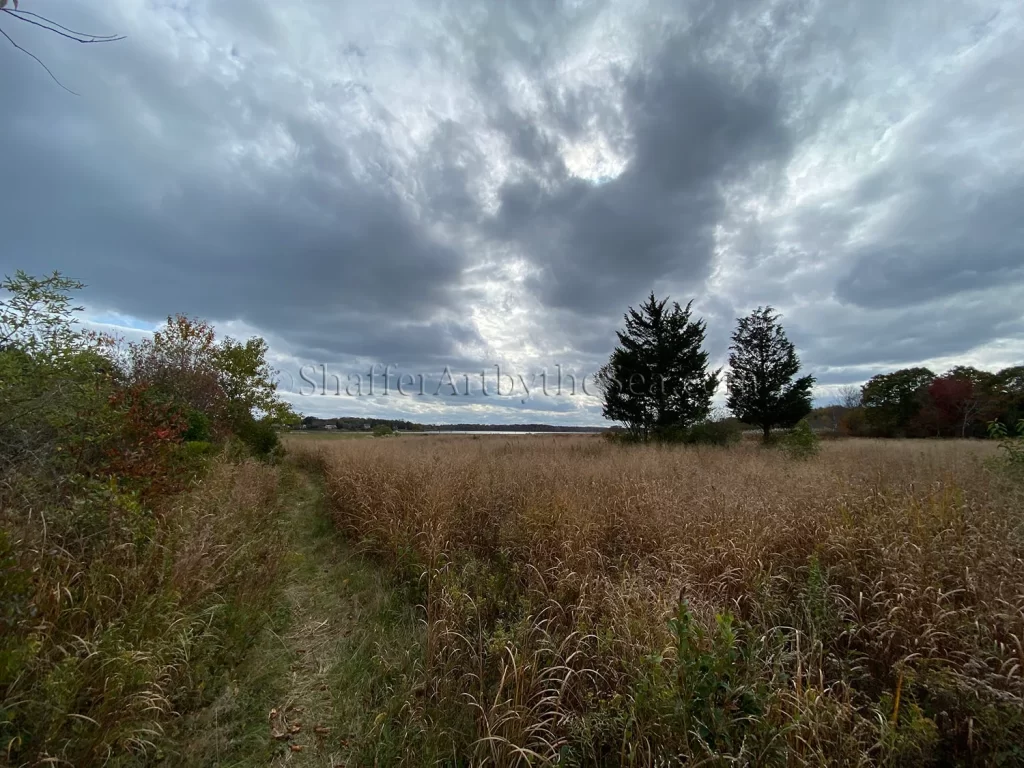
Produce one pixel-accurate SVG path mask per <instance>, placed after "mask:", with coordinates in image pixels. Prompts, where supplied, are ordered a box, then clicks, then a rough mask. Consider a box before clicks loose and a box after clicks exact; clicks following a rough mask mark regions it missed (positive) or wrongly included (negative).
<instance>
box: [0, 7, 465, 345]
mask: <svg viewBox="0 0 1024 768" xmlns="http://www.w3.org/2000/svg"><path fill="white" fill-rule="evenodd" d="M251 21H252V24H255V25H257V26H258V27H259V28H260V29H261V30H263V31H264V32H266V31H267V30H266V27H267V23H268V22H267V20H266V19H263V20H260V19H259V18H258V16H257V17H253V19H252V20H251ZM32 42H33V43H35V46H36V49H37V50H39V52H40V53H41V54H43V56H50V54H52V58H54V59H56V61H57V62H59V63H64V62H66V61H67V58H65V55H64V54H65V53H66V52H65V51H63V50H62V49H60V48H59V43H58V42H55V41H53V40H50V39H48V38H47V37H46V36H39V37H37V38H33V40H32ZM117 45H118V46H120V47H119V48H118V50H117V56H118V57H119V58H118V60H119V61H124V60H127V61H130V62H132V65H131V66H130V67H123V68H122V69H121V71H120V73H119V74H117V75H115V74H113V73H111V72H110V71H109V70H106V69H104V67H105V66H109V65H110V61H111V60H112V59H110V58H109V57H110V55H111V51H110V50H109V49H108V50H106V51H103V52H101V54H100V56H98V57H84V58H83V60H82V62H81V66H80V67H78V68H77V69H76V70H74V72H75V73H76V75H77V77H76V80H84V81H86V82H92V83H93V86H92V87H90V89H89V91H88V93H87V94H85V95H84V96H83V98H81V99H79V100H73V99H72V98H71V97H68V96H67V94H65V93H63V92H61V91H59V90H57V89H55V88H48V87H47V86H46V85H45V81H44V80H45V78H42V77H40V76H39V73H36V72H34V71H33V70H32V69H31V68H29V67H27V66H25V67H24V69H25V71H24V72H21V71H20V70H19V72H18V74H19V76H18V77H5V78H3V79H2V80H0V103H2V104H4V105H5V107H6V108H9V109H10V112H11V113H12V114H14V115H17V119H16V121H15V122H14V125H13V127H8V130H7V134H6V139H7V140H8V142H10V143H9V144H8V145H7V146H6V147H5V149H4V151H3V166H2V168H3V178H4V183H5V185H6V186H7V188H8V189H16V190H17V194H15V195H12V196H11V198H10V200H9V201H8V204H7V205H5V208H4V212H3V216H4V226H3V230H4V238H5V247H4V252H3V259H2V262H3V263H2V267H3V269H4V270H5V271H7V272H10V271H12V270H13V269H15V268H22V269H26V270H28V271H31V272H37V273H39V272H44V271H48V270H52V269H59V270H61V271H63V272H65V273H67V274H71V275H74V276H76V277H78V278H80V279H82V280H84V281H85V282H86V283H87V284H89V286H90V290H89V293H88V298H89V300H90V302H92V303H94V304H97V305H106V306H111V307H116V308H117V309H118V310H119V311H122V312H126V313H129V314H132V315H135V316H137V317H140V318H144V319H158V318H160V317H162V316H165V315H167V314H168V313H171V312H178V311H180V312H186V313H195V314H200V315H203V316H207V317H211V318H213V319H240V320H243V321H246V322H248V323H249V324H251V325H253V326H256V327H263V328H267V329H268V330H272V331H275V332H277V333H278V334H279V335H281V336H283V337H284V338H285V339H287V340H288V341H289V342H293V343H295V344H297V345H298V346H299V349H297V350H296V351H301V349H302V346H304V345H306V344H309V345H310V350H313V349H315V350H316V351H317V353H318V354H321V355H323V354H335V355H337V354H346V355H359V354H368V353H370V351H371V350H370V349H369V347H370V342H371V341H375V342H378V343H380V345H381V346H380V347H378V348H377V351H376V354H378V355H381V356H389V355H390V356H396V355H400V356H403V357H404V358H406V359H408V358H409V357H410V356H418V357H421V358H425V359H432V358H433V357H440V356H445V355H453V354H455V351H456V349H455V347H456V345H457V344H458V343H476V342H478V338H477V336H476V334H475V332H474V331H473V330H472V328H471V326H469V325H468V324H466V323H465V321H464V319H463V318H460V317H459V301H460V293H459V283H460V275H461V272H462V270H463V268H464V267H465V265H466V258H465V255H464V253H463V252H462V251H461V250H460V249H459V248H456V247H452V246H451V245H450V244H446V243H444V242H442V241H441V240H439V239H438V238H437V237H436V236H435V235H433V234H432V233H431V232H429V231H428V230H427V228H426V227H425V226H424V225H423V223H422V222H420V221H418V220H417V218H416V215H415V213H414V212H413V210H412V209H411V208H410V207H409V205H408V204H407V202H406V201H405V200H403V199H402V198H401V197H399V196H398V195H396V194H395V193H394V191H393V190H392V189H390V188H388V186H387V185H386V184H383V183H380V181H379V180H378V179H359V178H357V174H356V172H355V171H354V170H353V168H352V167H351V161H350V158H349V157H348V156H347V155H345V154H344V153H343V152H341V151H340V150H339V148H338V146H337V144H336V142H334V141H332V140H331V139H329V138H328V136H327V131H328V130H329V126H327V125H324V124H322V123H321V122H319V121H318V120H317V119H316V117H315V116H314V115H310V114H303V113H301V112H297V111H292V112H289V111H285V110H280V109H277V108H276V107H275V105H274V103H272V102H271V101H270V100H269V95H268V94H264V93H260V92H259V91H258V89H256V88H255V87H254V85H253V84H251V83H249V84H245V83H241V82H236V83H231V84H225V83H221V82H218V81H217V80H215V79H213V78H207V77H202V76H201V77H199V78H198V80H197V81H196V82H193V83H191V84H190V89H189V90H188V91H185V90H182V89H181V88H179V87H177V86H178V83H176V82H174V81H175V75H174V71H173V69H172V68H170V67H168V68H167V69H161V67H160V65H161V64H164V65H165V66H166V65H167V64H169V62H166V63H165V62H159V61H155V60H154V59H153V58H152V57H151V56H148V55H147V54H146V52H145V51H143V50H141V49H140V48H137V47H133V46H132V43H131V41H130V40H129V41H124V42H123V43H118V44H117ZM30 63H31V62H30ZM21 64H23V63H21V62H19V65H21ZM54 67H55V68H56V69H61V67H59V66H57V65H56V64H54ZM114 79H116V80H117V81H119V82H118V83H117V84H118V88H117V91H116V92H114V91H111V90H109V89H105V88H100V87H97V86H95V83H96V82H101V83H105V84H106V85H107V86H110V85H112V84H113V83H112V80H114ZM125 107H129V109H127V110H125V109H124V108H125ZM147 112H148V113H150V115H152V118H151V119H152V122H151V123H147V121H146V119H145V118H146V117H147V114H146V113H147ZM268 137H269V138H270V142H269V143H270V144H273V141H274V140H278V141H280V142H281V143H283V144H284V145H285V149H286V152H285V156H284V157H283V159H282V160H281V161H280V162H277V163H272V164H268V163H265V162H263V161H262V159H261V158H259V157H258V156H257V157H252V156H249V157H245V156H243V157H241V158H232V157H231V156H230V155H228V156H226V157H225V156H224V155H223V154H220V155H218V154H217V153H214V152H213V151H211V150H212V149H213V147H214V146H215V145H217V144H222V145H223V144H224V143H229V144H230V143H231V142H246V141H249V142H253V143H255V144H256V149H255V151H256V152H257V153H258V152H259V142H261V141H263V140H266V139H267V138H268ZM15 142H16V146H17V151H11V146H12V144H13V143H15ZM389 324H390V325H389ZM382 325H383V326H384V327H388V328H390V329H392V330H391V331H389V332H384V331H383V330H382ZM354 329H358V332H355V331H354Z"/></svg>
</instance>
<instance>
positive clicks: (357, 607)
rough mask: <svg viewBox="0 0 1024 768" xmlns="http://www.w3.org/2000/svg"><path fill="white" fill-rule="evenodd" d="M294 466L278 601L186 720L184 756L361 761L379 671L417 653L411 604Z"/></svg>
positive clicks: (230, 761) (238, 762)
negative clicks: (336, 524)
mask: <svg viewBox="0 0 1024 768" xmlns="http://www.w3.org/2000/svg"><path fill="white" fill-rule="evenodd" d="M285 471H286V472H287V473H288V474H287V483H286V486H285V487H286V490H285V498H284V500H283V503H284V504H285V505H286V509H285V518H284V519H285V535H286V537H287V544H288V547H289V550H290V552H289V556H288V568H287V569H286V572H285V574H284V575H283V576H282V579H281V583H280V584H279V585H276V588H277V589H278V590H279V594H280V598H279V603H278V608H277V610H276V611H275V612H274V615H273V616H271V617H269V618H270V621H269V622H268V625H267V626H266V627H265V628H264V630H263V632H262V634H261V635H260V637H259V638H258V640H257V642H256V643H255V645H254V647H253V648H252V650H251V651H250V653H249V654H248V656H247V658H246V659H245V660H244V661H243V662H242V663H241V664H240V665H239V667H238V668H237V669H236V672H235V674H234V675H233V679H232V680H230V681H228V683H227V685H226V686H225V689H224V692H223V693H221V694H220V696H219V697H218V698H217V700H216V701H215V702H214V703H213V705H211V706H210V707H208V708H207V709H206V710H204V711H203V712H202V713H200V714H199V715H198V716H196V717H194V718H192V720H191V721H190V722H188V723H187V724H186V727H185V729H184V731H185V732H184V733H183V734H182V736H181V737H180V738H179V739H178V740H179V741H180V742H181V750H182V752H181V755H180V757H181V762H182V764H185V765H217V766H250V765H252V766H255V765H260V766H266V765H272V766H283V765H289V766H296V767H298V766H317V767H319V766H329V767H331V768H334V767H336V766H337V767H340V766H345V765H350V764H359V762H360V761H359V760H358V755H359V753H360V752H362V753H364V754H365V750H366V749H367V747H368V744H367V739H368V737H370V736H372V732H373V730H374V719H375V715H376V714H377V713H376V712H374V711H373V710H372V703H373V702H372V695H371V694H372V687H373V685H374V680H375V679H378V680H379V676H380V675H381V674H382V673H385V674H386V672H387V671H388V668H389V667H390V666H391V663H390V662H389V659H392V658H394V656H395V654H396V653H398V654H406V655H408V657H409V658H410V659H411V658H414V657H413V655H412V654H414V653H415V651H416V648H417V645H418V643H417V638H416V637H415V633H416V622H415V617H414V616H413V615H412V613H411V611H410V609H409V608H408V606H407V605H406V604H405V603H404V601H403V600H401V599H399V598H398V597H397V596H395V595H394V594H392V593H391V591H390V590H389V588H388V586H387V585H386V582H385V579H384V578H383V577H382V575H381V574H380V573H379V572H378V571H377V569H376V568H374V567H373V566H372V565H371V564H368V563H367V562H366V561H365V560H364V559H362V558H361V557H359V556H358V555H357V554H356V553H354V552H353V551H352V549H351V548H350V547H349V546H348V545H346V544H345V543H344V542H343V541H342V540H341V539H340V537H339V536H338V534H337V533H336V532H335V531H334V529H333V526H332V524H331V522H330V520H329V518H328V516H327V514H326V512H325V510H324V499H323V489H322V487H321V484H320V482H319V480H318V478H315V477H313V476H311V475H309V474H307V473H305V472H303V471H300V470H298V469H296V468H294V467H287V468H286V470H285ZM267 586H268V589H271V588H275V585H267ZM403 646H404V648H403ZM371 750H372V748H371Z"/></svg>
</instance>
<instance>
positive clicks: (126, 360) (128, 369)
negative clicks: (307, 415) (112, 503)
mask: <svg viewBox="0 0 1024 768" xmlns="http://www.w3.org/2000/svg"><path fill="white" fill-rule="evenodd" d="M82 287H83V286H82V284H81V283H79V282H78V281H75V280H72V279H69V278H67V277H64V276H62V275H60V274H59V273H54V274H52V275H50V276H49V277H45V278H35V277H32V276H30V275H27V274H25V273H24V272H18V273H16V275H15V276H14V277H13V278H7V279H6V280H5V281H3V282H2V283H0V482H6V483H8V487H25V486H26V484H31V483H33V482H34V481H35V480H38V481H39V482H40V483H41V484H42V485H40V487H47V488H49V489H50V490H51V491H54V492H57V491H60V492H62V493H63V492H67V493H72V495H75V494H77V493H78V492H80V491H82V492H84V491H83V489H85V488H88V487H92V486H93V485H94V484H99V485H100V486H103V485H104V484H106V483H109V482H114V483H116V484H117V487H118V488H119V489H121V490H124V491H128V492H132V493H136V494H139V495H140V496H141V497H143V498H144V497H158V496H161V495H165V494H166V493H169V492H172V491H174V490H176V489H177V488H179V487H181V486H182V485H183V484H184V483H185V482H186V481H187V478H188V477H189V474H190V465H191V461H190V459H191V458H194V457H196V456H198V455H199V454H202V453H204V452H208V451H209V450H212V449H213V448H215V447H216V446H218V445H226V444H229V443H232V442H234V443H236V444H237V445H238V447H239V450H243V451H245V452H248V453H252V454H255V455H257V456H261V457H273V455H274V454H275V451H277V447H278V438H277V433H276V431H275V430H274V425H275V424H279V423H284V422H294V421H297V419H298V417H297V416H296V415H295V414H294V413H293V412H292V411H291V409H290V408H289V406H288V405H287V404H286V403H284V402H283V401H282V400H281V399H280V398H279V397H278V395H277V391H276V384H275V382H274V373H275V371H274V370H273V369H272V368H271V366H270V365H269V363H268V362H267V351H268V348H267V344H266V342H265V341H264V340H263V339H261V338H258V337H254V338H251V339H248V340H246V341H240V340H235V339H232V338H230V337H228V338H222V339H218V338H217V335H216V332H215V330H214V328H213V326H211V325H210V324H209V323H207V322H204V321H202V320H197V319H193V318H189V317H186V316H184V315H177V316H174V317H169V318H168V320H167V323H166V325H165V326H164V327H163V328H161V329H160V330H158V331H156V332H155V333H154V334H153V335H152V336H151V337H149V338H146V339H144V340H142V341H138V342H125V341H124V340H122V339H117V338H114V337H111V336H107V335H103V334H98V333H94V332H91V331H88V330H83V329H81V328H80V327H79V326H78V325H77V323H76V315H77V313H78V312H79V311H80V310H81V307H75V306H73V305H72V301H71V296H72V294H73V293H74V292H75V291H77V290H78V289H80V288H82ZM14 478H16V481H15V480H14ZM46 478H50V479H49V480H46ZM69 483H70V484H72V485H75V484H77V485H75V489H74V490H71V489H70V488H65V486H66V485H67V484H69ZM60 489H63V490H60Z"/></svg>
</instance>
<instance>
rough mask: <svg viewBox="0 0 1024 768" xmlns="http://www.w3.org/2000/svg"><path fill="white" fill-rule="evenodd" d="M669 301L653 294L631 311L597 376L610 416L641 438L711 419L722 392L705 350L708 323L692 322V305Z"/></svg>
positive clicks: (646, 438)
mask: <svg viewBox="0 0 1024 768" xmlns="http://www.w3.org/2000/svg"><path fill="white" fill-rule="evenodd" d="M668 302H669V300H668V299H667V298H666V299H662V300H661V301H659V300H658V299H656V298H655V297H654V294H653V293H652V294H651V295H650V297H649V298H648V299H647V301H646V302H644V303H643V304H641V305H640V308H639V309H633V308H632V307H630V308H629V312H627V313H626V315H625V319H626V327H625V329H624V330H622V331H619V332H618V337H619V345H618V346H617V347H616V348H615V351H614V352H612V355H611V359H610V360H609V361H608V364H607V365H605V366H604V367H603V368H602V369H601V370H600V372H599V373H598V376H597V379H598V383H599V384H600V386H601V388H602V390H603V393H604V415H605V418H608V419H612V420H613V421H620V422H622V423H623V424H625V425H626V428H627V429H629V431H630V432H631V433H632V434H633V436H634V437H636V438H637V439H640V440H648V439H650V438H651V437H652V436H655V435H657V434H667V433H669V432H670V431H672V430H677V429H685V428H686V427H689V426H690V425H692V424H694V423H695V422H698V421H700V420H702V419H704V418H707V416H708V414H709V413H710V411H711V398H712V396H713V395H714V393H715V390H716V389H717V388H718V373H719V372H718V371H714V372H712V373H709V372H708V370H707V367H708V354H707V352H705V351H704V350H703V349H702V345H703V344H704V335H705V331H706V328H705V325H704V321H703V320H692V319H691V317H690V304H687V305H686V308H685V309H683V308H682V307H680V306H679V304H677V303H675V302H673V303H672V304H671V305H669V303H668ZM691 303H692V302H691Z"/></svg>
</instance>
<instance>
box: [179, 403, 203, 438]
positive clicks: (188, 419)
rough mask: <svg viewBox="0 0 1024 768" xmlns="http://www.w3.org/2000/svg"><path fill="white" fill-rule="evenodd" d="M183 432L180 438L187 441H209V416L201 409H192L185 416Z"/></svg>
mask: <svg viewBox="0 0 1024 768" xmlns="http://www.w3.org/2000/svg"><path fill="white" fill-rule="evenodd" d="M185 423H186V425H187V426H186V427H185V432H184V434H182V436H181V439H182V440H184V441H185V442H187V443H192V442H209V440H210V417H209V416H207V415H206V414H205V413H203V412H202V411H197V410H195V409H192V410H190V411H189V412H188V414H187V415H186V416H185Z"/></svg>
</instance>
